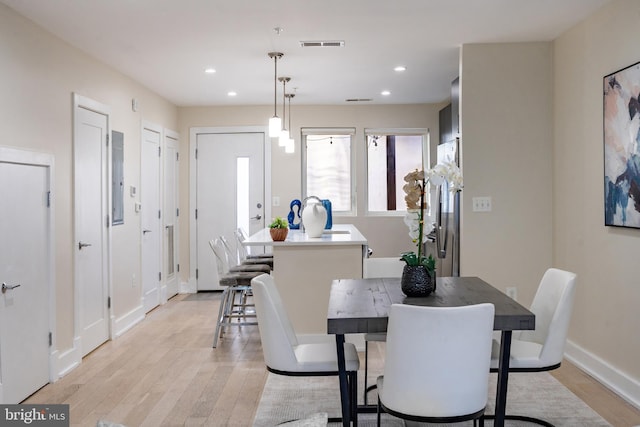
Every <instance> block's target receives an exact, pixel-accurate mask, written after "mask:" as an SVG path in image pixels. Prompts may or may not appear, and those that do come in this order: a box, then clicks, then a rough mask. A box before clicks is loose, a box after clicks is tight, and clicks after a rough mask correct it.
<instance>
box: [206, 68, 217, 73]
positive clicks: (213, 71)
mask: <svg viewBox="0 0 640 427" xmlns="http://www.w3.org/2000/svg"><path fill="white" fill-rule="evenodd" d="M204 72H205V73H207V74H213V73H215V72H216V69H215V68H213V67H207V68H205V69H204Z"/></svg>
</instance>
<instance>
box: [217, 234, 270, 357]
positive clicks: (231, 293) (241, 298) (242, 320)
mask: <svg viewBox="0 0 640 427" xmlns="http://www.w3.org/2000/svg"><path fill="white" fill-rule="evenodd" d="M209 245H210V246H211V249H212V250H213V253H214V255H215V256H214V262H215V263H216V268H217V270H218V277H219V279H218V283H219V284H220V286H223V287H225V289H224V291H223V292H222V299H221V301H220V308H219V310H218V317H217V319H216V331H215V335H214V338H213V348H216V347H217V346H218V339H219V338H220V336H221V335H222V333H223V332H224V328H223V327H228V326H238V327H240V326H254V325H257V324H258V322H257V321H256V313H255V305H254V304H253V303H251V302H249V299H250V297H251V296H252V293H251V279H253V278H254V277H257V276H259V275H261V274H265V273H264V271H262V270H258V271H234V272H229V271H228V270H227V269H228V261H227V257H226V252H225V250H224V247H223V245H222V243H221V242H220V240H219V239H215V240H212V241H210V242H209Z"/></svg>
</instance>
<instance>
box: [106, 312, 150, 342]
mask: <svg viewBox="0 0 640 427" xmlns="http://www.w3.org/2000/svg"><path fill="white" fill-rule="evenodd" d="M144 316H145V312H144V306H143V305H142V304H140V305H139V306H138V307H136V308H134V309H133V310H131V311H130V312H128V313H127V314H125V315H124V316H121V317H119V318H118V319H115V318H112V319H111V333H112V336H113V338H114V339H115V338H118V337H120V336H122V334H124V333H125V332H127V331H128V330H129V329H131V328H133V327H134V326H135V325H137V324H138V323H140V322H142V321H143V320H144Z"/></svg>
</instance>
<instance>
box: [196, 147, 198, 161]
mask: <svg viewBox="0 0 640 427" xmlns="http://www.w3.org/2000/svg"><path fill="white" fill-rule="evenodd" d="M197 159H198V149H197V148H196V160H197Z"/></svg>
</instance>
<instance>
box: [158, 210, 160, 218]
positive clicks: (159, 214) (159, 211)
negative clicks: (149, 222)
mask: <svg viewBox="0 0 640 427" xmlns="http://www.w3.org/2000/svg"><path fill="white" fill-rule="evenodd" d="M158 219H160V209H158Z"/></svg>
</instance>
